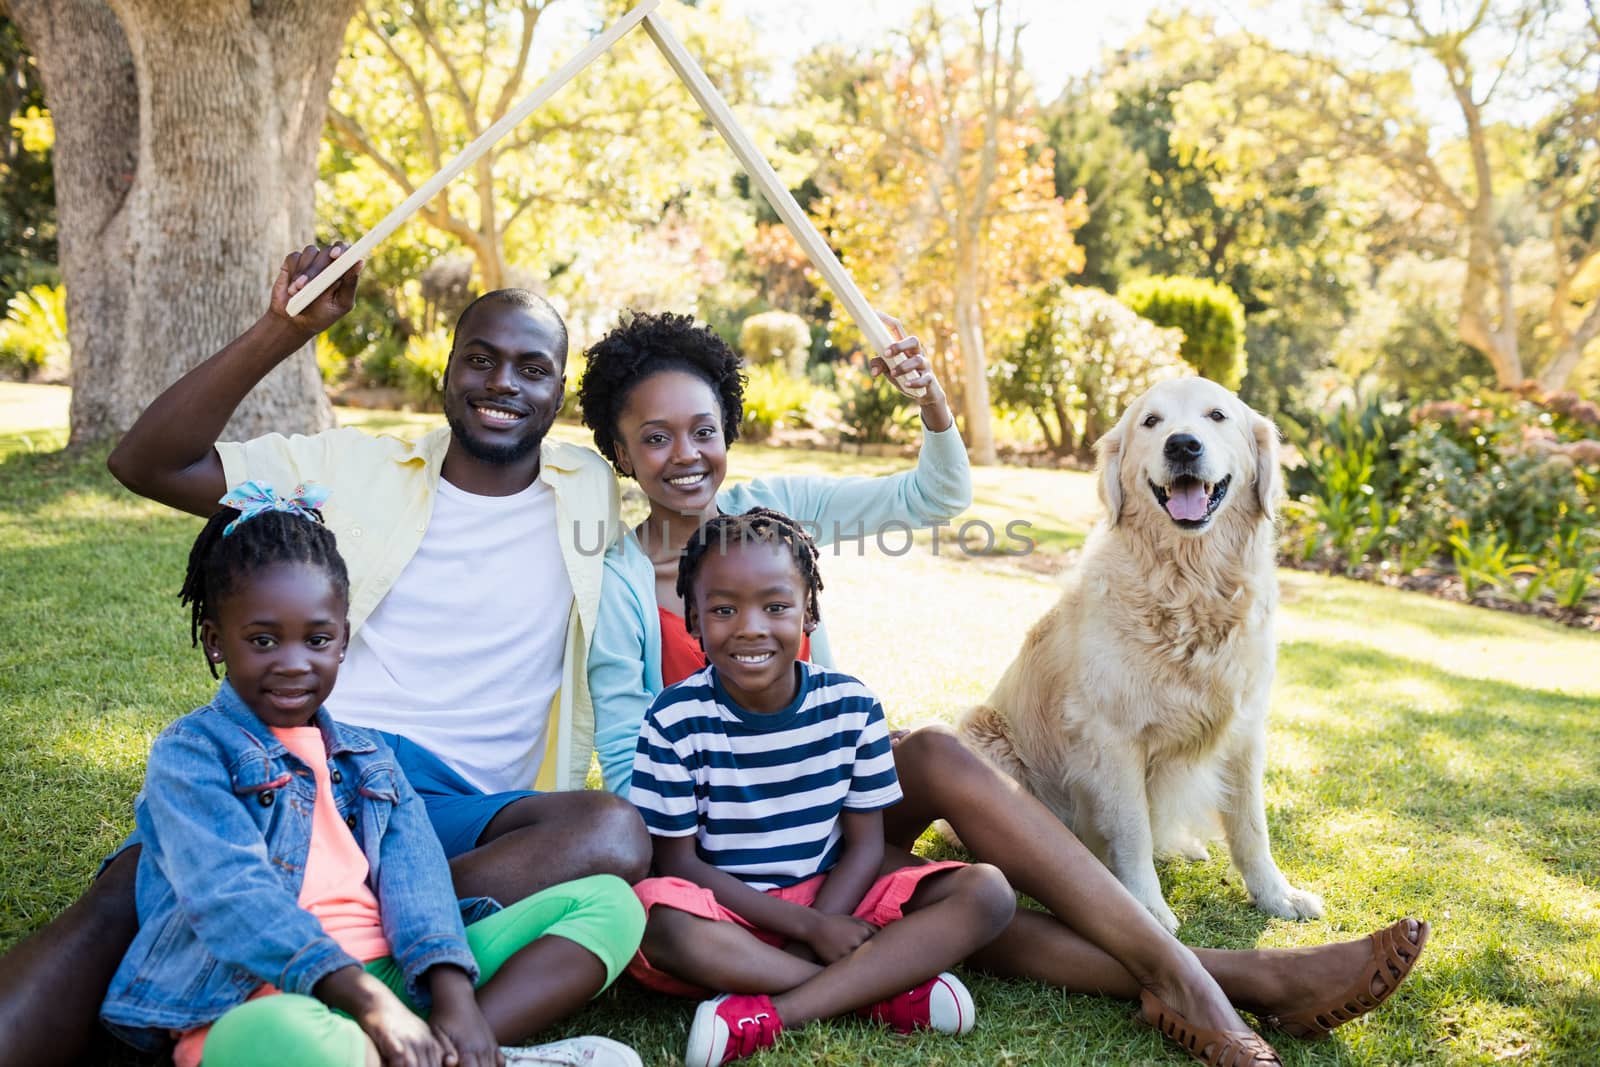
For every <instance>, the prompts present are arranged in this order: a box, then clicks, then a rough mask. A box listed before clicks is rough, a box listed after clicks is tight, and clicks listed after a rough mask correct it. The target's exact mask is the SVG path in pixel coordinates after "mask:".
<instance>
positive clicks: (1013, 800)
mask: <svg viewBox="0 0 1600 1067" xmlns="http://www.w3.org/2000/svg"><path fill="white" fill-rule="evenodd" d="M894 754H895V770H896V772H897V773H898V774H899V776H900V787H901V789H902V790H903V792H904V793H905V799H904V800H902V801H901V802H900V803H899V804H897V805H895V806H894V807H893V808H891V809H889V810H888V811H887V812H885V817H884V834H885V836H886V837H887V838H888V840H889V842H890V843H891V844H897V845H902V846H904V845H906V844H908V843H909V842H910V841H914V840H915V839H916V836H917V835H918V834H920V833H921V832H922V831H923V829H925V828H926V827H927V826H928V824H929V823H931V822H933V820H935V819H940V818H942V819H945V820H946V821H948V822H949V823H950V825H951V826H952V827H954V829H955V831H956V833H957V834H959V835H960V836H961V840H962V842H963V843H964V844H965V845H966V846H967V848H968V849H970V850H971V851H972V854H973V855H974V856H975V857H976V858H978V859H979V860H982V861H983V862H985V863H992V864H994V865H995V866H996V867H999V868H1000V870H1001V871H1002V872H1003V873H1004V874H1005V876H1006V878H1007V879H1008V880H1009V881H1010V882H1011V884H1012V886H1013V887H1014V888H1016V889H1017V890H1018V891H1020V892H1023V893H1026V894H1027V895H1029V896H1031V897H1033V898H1034V899H1035V900H1037V901H1038V902H1039V903H1041V904H1043V905H1044V906H1045V907H1046V908H1048V909H1049V910H1050V913H1051V914H1052V915H1054V916H1055V917H1056V918H1057V919H1059V920H1060V921H1061V924H1063V925H1064V926H1065V927H1067V929H1068V931H1069V932H1072V933H1075V934H1077V935H1078V937H1079V938H1081V939H1082V940H1083V941H1084V942H1087V944H1088V945H1089V946H1091V947H1094V948H1097V949H1099V950H1101V951H1102V952H1104V953H1105V955H1106V956H1108V957H1110V958H1111V959H1112V960H1115V961H1116V963H1118V964H1120V965H1121V967H1122V968H1123V970H1124V971H1125V972H1126V974H1127V975H1128V976H1129V977H1131V978H1132V979H1133V980H1134V982H1136V983H1137V985H1138V987H1139V988H1142V989H1148V990H1150V991H1151V992H1152V993H1154V994H1155V995H1156V996H1157V997H1159V998H1161V1000H1163V1001H1164V1002H1166V1003H1167V1004H1168V1005H1170V1006H1171V1007H1172V1008H1173V1009H1174V1010H1176V1011H1177V1012H1179V1013H1181V1014H1182V1015H1183V1016H1184V1017H1185V1018H1187V1019H1188V1020H1189V1021H1190V1022H1191V1023H1193V1024H1194V1025H1196V1026H1200V1027H1204V1028H1207V1029H1215V1030H1244V1029H1248V1027H1247V1026H1246V1025H1245V1023H1244V1020H1242V1019H1240V1018H1239V1015H1238V1013H1237V1012H1235V1011H1234V1010H1233V1006H1232V1005H1231V1004H1230V1003H1229V1001H1228V997H1227V995H1226V994H1225V993H1224V992H1223V990H1222V989H1221V988H1220V987H1219V986H1218V984H1217V982H1216V981H1215V980H1214V979H1213V978H1212V977H1211V975H1210V974H1208V973H1207V972H1206V969H1205V967H1204V966H1202V964H1201V962H1200V960H1199V958H1197V957H1196V955H1195V954H1194V953H1193V952H1191V951H1190V950H1189V949H1188V948H1186V947H1185V946H1184V945H1183V944H1182V943H1180V942H1179V941H1178V940H1177V939H1175V938H1174V937H1172V936H1171V935H1170V934H1168V933H1167V932H1166V930H1164V929H1163V928H1162V927H1161V925H1160V924H1159V923H1157V922H1156V920H1155V918H1154V917H1153V916H1151V914H1150V913H1149V912H1148V911H1146V910H1145V909H1144V907H1143V906H1142V905H1140V904H1139V902H1138V901H1136V900H1134V899H1133V897H1132V896H1130V895H1129V894H1128V892H1127V890H1125V889H1124V888H1123V887H1122V883H1121V882H1118V881H1117V879H1116V878H1115V876H1113V875H1112V874H1111V872H1110V871H1108V870H1106V868H1105V867H1104V866H1102V865H1101V863H1100V861H1099V860H1098V859H1096V858H1095V857H1094V854H1093V853H1091V852H1090V851H1089V850H1088V849H1087V848H1085V847H1084V846H1083V843H1082V842H1080V841H1079V840H1078V839H1077V838H1076V837H1075V836H1073V833H1072V831H1071V830H1069V829H1067V828H1066V827H1065V826H1064V825H1062V823H1061V821H1060V820H1059V819H1057V818H1056V817H1055V816H1054V815H1053V814H1051V812H1050V811H1049V809H1047V808H1046V807H1045V806H1044V805H1043V804H1040V803H1039V802H1038V801H1037V800H1036V799H1034V797H1033V796H1032V795H1030V794H1029V793H1028V792H1027V791H1026V790H1025V789H1023V788H1022V787H1021V786H1020V785H1018V784H1017V783H1016V782H1015V781H1013V780H1012V779H1011V778H1010V777H1008V776H1006V775H1005V774H1002V773H1001V772H1000V771H998V770H996V769H995V768H994V767H992V766H991V765H990V764H988V763H987V762H985V761H984V760H983V759H982V758H981V757H979V756H978V755H976V754H975V753H973V752H972V751H971V750H970V749H968V748H967V747H966V746H964V745H963V744H961V742H960V740H959V739H957V737H956V736H955V734H954V733H953V732H951V731H950V730H948V729H945V728H942V727H924V728H923V729H920V730H915V731H913V732H912V733H910V734H908V735H907V736H906V737H904V738H903V739H902V740H901V741H900V742H899V744H897V745H896V746H895V750H894ZM1017 951H1018V953H1019V954H1020V955H1021V956H1022V957H1024V959H1023V960H1019V961H1017V962H1025V959H1026V958H1027V957H1031V956H1032V955H1033V954H1034V953H1033V951H1032V950H1030V949H1029V948H1028V947H1027V946H1026V945H1025V944H1023V945H1021V946H1020V947H1019V948H1018V949H1017ZM1038 955H1039V956H1043V955H1044V953H1038ZM1013 973H1021V972H1017V971H1013ZM1107 992H1110V988H1109V987H1108V988H1107ZM1129 993H1130V995H1132V994H1133V993H1134V991H1132V990H1130V991H1129Z"/></svg>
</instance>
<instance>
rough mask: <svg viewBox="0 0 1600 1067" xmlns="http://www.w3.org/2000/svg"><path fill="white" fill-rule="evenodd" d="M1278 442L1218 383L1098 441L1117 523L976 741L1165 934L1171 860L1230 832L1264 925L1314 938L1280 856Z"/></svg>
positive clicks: (1010, 678)
mask: <svg viewBox="0 0 1600 1067" xmlns="http://www.w3.org/2000/svg"><path fill="white" fill-rule="evenodd" d="M1277 436H1278V435H1277V430H1276V428H1275V427H1274V426H1273V425H1272V423H1271V422H1270V421H1268V420H1267V419H1266V418H1264V417H1263V416H1261V415H1258V414H1257V413H1256V412H1254V411H1251V410H1250V409H1249V408H1248V407H1246V406H1245V405H1244V403H1243V402H1242V401H1240V400H1239V398H1238V397H1236V396H1235V395H1234V394H1233V393H1231V392H1229V391H1228V390H1226V389H1224V388H1223V387H1222V386H1220V385H1217V384H1216V383H1214V382H1211V381H1207V380H1206V379H1204V378H1182V379H1177V380H1174V381H1167V382H1162V383H1160V384H1158V385H1156V386H1155V387H1154V388H1152V389H1150V390H1149V391H1148V392H1147V393H1145V394H1144V395H1143V396H1141V397H1140V398H1139V399H1138V400H1136V401H1135V402H1134V403H1133V405H1132V406H1131V407H1130V408H1129V409H1128V410H1127V412H1126V413H1125V414H1124V415H1123V416H1122V419H1121V421H1120V422H1118V423H1117V426H1116V428H1115V429H1113V430H1112V431H1111V432H1110V433H1108V434H1106V435H1105V437H1103V438H1101V440H1100V442H1099V444H1098V445H1097V446H1096V447H1097V449H1098V452H1099V479H1100V497H1101V500H1102V502H1103V503H1104V504H1105V508H1106V517H1105V520H1104V521H1103V522H1102V523H1101V524H1100V525H1099V526H1097V527H1096V528H1095V530H1094V532H1093V533H1092V534H1090V536H1089V539H1088V541H1087V542H1086V543H1085V545H1084V549H1083V555H1082V558H1081V559H1080V561H1079V563H1078V565H1077V567H1076V568H1075V569H1074V570H1073V571H1072V572H1071V573H1070V574H1069V575H1068V577H1067V579H1066V582H1065V586H1066V588H1065V591H1064V592H1063V593H1062V594H1061V599H1060V600H1059V601H1058V602H1057V603H1056V605H1055V607H1053V608H1051V609H1050V611H1049V612H1048V613H1047V614H1046V615H1045V616H1044V618H1042V619H1040V620H1039V621H1038V622H1037V623H1035V624H1034V626H1033V628H1032V629H1031V630H1029V631H1028V635H1027V638H1026V639H1025V640H1024V641H1023V643H1022V650H1021V651H1020V652H1018V654H1017V657H1016V659H1015V660H1013V661H1012V663H1011V665H1010V667H1008V668H1007V669H1006V672H1005V675H1004V676H1003V677H1002V678H1001V679H1000V683H999V685H997V686H996V687H995V690H994V692H993V693H991V694H990V696H989V699H988V701H987V702H986V703H984V704H982V705H979V706H978V707H975V708H972V709H970V710H969V711H968V712H967V713H966V714H965V715H964V716H963V717H962V719H961V723H960V727H959V729H960V733H961V736H962V738H963V740H965V741H966V743H967V744H969V745H970V746H972V747H973V748H974V749H976V750H977V751H978V752H980V753H982V754H983V755H984V756H985V757H986V758H987V759H989V760H990V761H991V762H993V763H994V764H995V765H996V766H998V767H1000V768H1001V769H1002V770H1004V771H1005V772H1006V773H1007V774H1009V775H1011V776H1012V777H1013V778H1015V779H1016V780H1017V781H1018V782H1020V783H1022V785H1023V786H1024V787H1026V788H1027V789H1028V790H1029V791H1030V792H1032V793H1033V794H1034V795H1035V796H1037V797H1038V798H1039V799H1040V800H1041V801H1043V802H1044V803H1045V804H1046V805H1047V806H1049V807H1050V809H1051V810H1052V811H1054V812H1055V813H1056V815H1057V816H1058V817H1059V818H1060V819H1061V820H1062V821H1063V822H1065V823H1066V824H1067V825H1068V826H1070V827H1072V829H1073V831H1074V832H1076V833H1077V834H1078V836H1079V837H1081V838H1082V839H1083V841H1084V843H1085V844H1086V845H1088V846H1089V847H1090V848H1091V849H1093V850H1094V851H1095V853H1096V854H1097V855H1098V856H1100V858H1101V859H1102V860H1103V861H1104V862H1105V864H1106V866H1108V867H1109V868H1110V869H1111V871H1112V873H1114V874H1115V875H1116V876H1117V878H1118V879H1119V880H1121V882H1122V884H1123V885H1125V886H1127V887H1128V890H1129V892H1131V893H1132V894H1133V895H1134V896H1135V897H1137V898H1138V900H1139V901H1140V903H1142V904H1143V905H1144V906H1145V907H1146V908H1148V909H1150V911H1151V912H1152V913H1153V914H1154V915H1155V917H1156V918H1157V919H1158V920H1159V921H1160V922H1161V923H1162V925H1164V926H1165V927H1166V928H1167V929H1168V930H1173V931H1175V930H1176V929H1177V928H1178V920H1177V917H1176V916H1175V915H1173V913H1172V909H1171V908H1169V907H1168V906H1167V902H1166V900H1165V899H1163V897H1162V895H1161V884H1160V882H1159V881H1158V880H1157V878H1156V870H1155V863H1154V857H1155V856H1156V855H1157V854H1162V855H1177V856H1183V857H1186V858H1191V859H1204V858H1205V857H1206V855H1207V853H1206V846H1205V841H1206V839H1208V838H1211V837H1214V836H1215V829H1216V826H1217V822H1218V817H1219V816H1220V822H1221V829H1222V832H1223V835H1224V836H1225V837H1226V838H1227V842H1228V849H1229V852H1230V854H1231V855H1232V858H1233V862H1234V864H1235V866H1237V867H1238V868H1239V872H1240V874H1242V875H1243V877H1244V884H1245V887H1246V888H1247V889H1248V890H1249V893H1250V897H1251V899H1252V900H1253V901H1254V902H1255V905H1256V907H1258V908H1260V909H1261V910H1262V911H1265V912H1269V913H1271V914H1273V915H1280V916H1283V917H1284V918H1291V919H1295V918H1298V919H1304V918H1316V917H1318V916H1320V915H1321V914H1322V901H1321V899H1320V898H1318V897H1317V896H1316V895H1315V894H1313V893H1308V892H1306V891H1304V890H1301V889H1296V888H1295V887H1294V886H1291V885H1290V884H1289V883H1288V882H1287V881H1286V880H1285V879H1284V877H1283V874H1282V873H1281V872H1280V871H1279V870H1278V865H1277V864H1276V863H1275V862H1274V861H1273V859H1272V852H1271V849H1270V848H1269V846H1268V844H1267V817H1266V806H1265V803H1264V801H1263V799H1262V791H1261V790H1262V786H1261V776H1262V770H1263V764H1264V760H1265V752H1266V726H1267V703H1268V699H1269V695H1270V691H1271V689H1272V676H1273V670H1274V655H1275V651H1274V638H1273V614H1274V612H1275V611H1276V608H1277V600H1278V591H1277V577H1276V574H1275V572H1274V565H1275V544H1276V534H1275V530H1274V527H1273V505H1274V502H1275V499H1276V496H1277V494H1278V485H1279V481H1278V462H1277Z"/></svg>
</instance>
